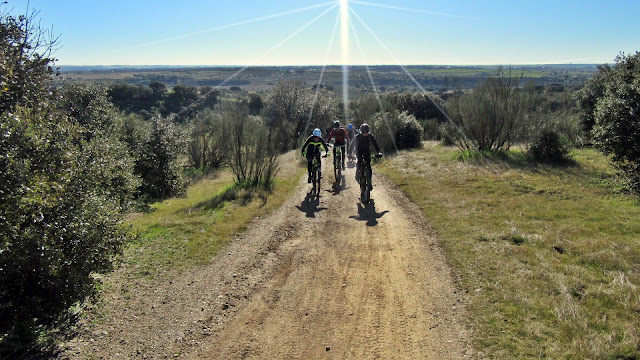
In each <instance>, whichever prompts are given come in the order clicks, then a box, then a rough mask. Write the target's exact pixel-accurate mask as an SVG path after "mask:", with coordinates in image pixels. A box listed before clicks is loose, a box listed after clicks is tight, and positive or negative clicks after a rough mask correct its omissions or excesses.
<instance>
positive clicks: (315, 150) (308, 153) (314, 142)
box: [302, 129, 329, 183]
mask: <svg viewBox="0 0 640 360" xmlns="http://www.w3.org/2000/svg"><path fill="white" fill-rule="evenodd" d="M321 147H324V152H325V155H324V156H325V157H327V156H328V155H329V147H327V143H325V142H324V139H323V138H322V131H321V130H320V129H314V130H313V134H311V136H309V137H308V138H307V141H305V142H304V145H302V156H303V157H306V158H307V172H308V173H309V177H308V178H307V182H308V183H311V171H312V162H313V158H314V157H315V158H316V159H318V164H321V162H320V150H321ZM321 174H322V173H321ZM321 176H322V175H321Z"/></svg>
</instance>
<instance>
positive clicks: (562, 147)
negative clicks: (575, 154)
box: [527, 130, 569, 163]
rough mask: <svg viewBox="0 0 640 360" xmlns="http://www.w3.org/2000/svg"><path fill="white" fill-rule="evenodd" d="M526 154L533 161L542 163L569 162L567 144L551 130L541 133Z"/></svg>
mask: <svg viewBox="0 0 640 360" xmlns="http://www.w3.org/2000/svg"><path fill="white" fill-rule="evenodd" d="M527 152H528V154H529V156H531V158H532V159H533V160H534V161H537V162H542V163H564V162H567V161H568V160H569V146H568V144H567V143H566V142H564V141H562V139H561V137H560V135H558V133H557V132H555V131H553V130H545V131H543V132H541V133H540V135H539V136H538V137H537V138H536V139H534V140H533V142H532V144H531V145H530V146H529V149H528V151H527Z"/></svg>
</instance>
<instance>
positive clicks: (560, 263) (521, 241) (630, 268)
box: [378, 142, 640, 359]
mask: <svg viewBox="0 0 640 360" xmlns="http://www.w3.org/2000/svg"><path fill="white" fill-rule="evenodd" d="M461 154H462V153H461V152H460V151H459V150H457V149H456V148H453V147H443V146H441V145H439V144H437V143H434V142H430V143H427V144H426V145H425V148H424V149H422V150H417V151H409V152H402V153H399V154H398V156H395V157H393V158H391V159H389V160H387V161H385V162H384V164H383V165H381V166H378V169H379V170H380V171H381V172H382V173H383V174H384V175H385V176H386V177H388V178H390V179H392V180H393V181H394V182H396V183H397V184H398V185H399V186H400V187H401V188H402V189H403V190H404V191H405V192H406V193H407V194H408V195H409V197H410V198H411V199H412V200H413V201H414V202H416V203H417V204H418V205H420V206H421V208H422V209H423V212H424V214H425V217H426V218H427V220H428V221H429V223H430V224H431V225H432V226H433V230H434V233H435V234H436V235H437V237H438V239H439V241H440V243H441V244H442V246H443V248H444V249H445V251H446V253H447V256H448V258H449V260H450V262H451V264H452V265H453V267H454V269H455V272H456V273H457V274H458V275H459V279H460V283H461V285H462V287H463V288H464V289H466V291H467V292H468V295H469V301H470V306H469V310H470V314H469V322H470V324H471V326H472V327H473V328H474V330H475V334H477V335H476V339H475V340H474V341H475V347H476V349H477V350H478V351H480V352H482V353H483V354H485V355H486V356H488V357H490V358H550V359H558V358H575V359H585V358H589V359H622V358H624V359H634V358H637V357H638V355H639V351H640V349H639V347H638V344H639V343H640V334H639V333H638V329H640V317H639V316H638V313H639V311H640V291H639V290H638V286H640V265H639V264H640V262H639V261H638V259H639V258H640V244H639V243H638V238H639V236H640V222H638V219H640V203H639V202H638V200H637V199H636V198H634V197H631V196H629V194H628V193H627V192H625V191H624V188H623V187H621V186H620V185H619V183H618V182H617V177H616V175H615V174H616V173H615V171H614V169H613V168H612V167H611V166H610V164H609V160H608V158H607V157H605V156H603V155H602V154H599V153H598V152H596V151H594V150H591V149H580V150H573V151H572V152H571V156H572V158H573V159H574V163H572V164H569V165H563V166H552V165H541V164H538V163H535V162H530V161H529V160H528V159H527V156H526V154H525V153H524V152H523V151H520V150H512V151H509V152H506V153H503V154H501V155H500V156H493V157H491V156H477V157H468V156H461Z"/></svg>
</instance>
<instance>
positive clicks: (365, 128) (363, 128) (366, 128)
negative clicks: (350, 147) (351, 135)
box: [360, 124, 370, 133]
mask: <svg viewBox="0 0 640 360" xmlns="http://www.w3.org/2000/svg"><path fill="white" fill-rule="evenodd" d="M369 130H370V129H369V124H362V125H360V131H361V132H363V133H368V132H369Z"/></svg>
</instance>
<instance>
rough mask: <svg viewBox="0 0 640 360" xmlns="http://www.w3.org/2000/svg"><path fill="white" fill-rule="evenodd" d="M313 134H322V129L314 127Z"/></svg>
mask: <svg viewBox="0 0 640 360" xmlns="http://www.w3.org/2000/svg"><path fill="white" fill-rule="evenodd" d="M313 136H317V137H320V136H322V131H321V130H320V129H313Z"/></svg>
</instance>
